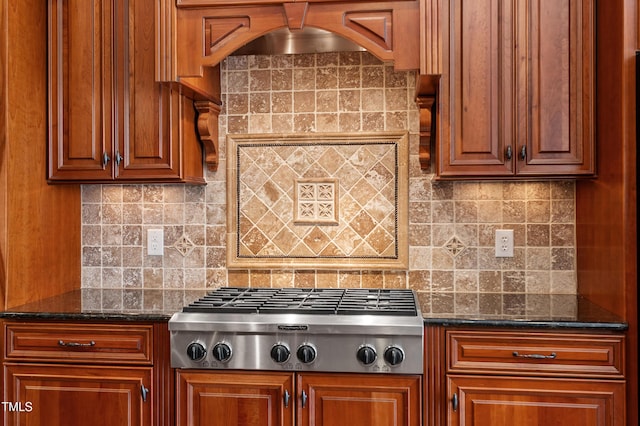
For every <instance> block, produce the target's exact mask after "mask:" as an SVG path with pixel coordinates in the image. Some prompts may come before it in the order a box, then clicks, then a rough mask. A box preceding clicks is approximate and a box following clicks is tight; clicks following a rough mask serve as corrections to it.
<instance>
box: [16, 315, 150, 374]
mask: <svg viewBox="0 0 640 426" xmlns="http://www.w3.org/2000/svg"><path fill="white" fill-rule="evenodd" d="M152 336H153V326H152V325H114V324H59V323H44V322H43V323H39V322H29V323H11V322H9V323H6V324H5V343H6V347H5V357H6V359H7V360H18V359H19V360H23V361H24V360H27V361H58V362H70V363H77V362H83V361H86V362H90V363H92V364H95V363H108V364H151V363H152V350H151V348H152V343H153V342H152Z"/></svg>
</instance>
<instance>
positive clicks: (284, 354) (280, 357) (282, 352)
mask: <svg viewBox="0 0 640 426" xmlns="http://www.w3.org/2000/svg"><path fill="white" fill-rule="evenodd" d="M289 355H291V352H290V351H289V348H288V347H286V346H285V345H283V344H282V343H277V344H275V345H273V347H272V348H271V359H273V360H274V361H275V362H277V363H278V364H282V363H283V362H285V361H287V360H288V359H289Z"/></svg>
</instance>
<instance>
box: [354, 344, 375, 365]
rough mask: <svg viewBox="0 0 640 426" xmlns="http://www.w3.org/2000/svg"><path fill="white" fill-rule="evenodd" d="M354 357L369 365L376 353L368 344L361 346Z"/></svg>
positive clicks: (373, 360)
mask: <svg viewBox="0 0 640 426" xmlns="http://www.w3.org/2000/svg"><path fill="white" fill-rule="evenodd" d="M356 357H357V358H358V361H360V362H361V363H363V364H364V365H371V364H373V363H374V362H375V360H376V358H377V357H378V354H376V350H375V349H374V348H372V347H371V346H369V345H365V346H361V347H360V349H358V352H357V353H356Z"/></svg>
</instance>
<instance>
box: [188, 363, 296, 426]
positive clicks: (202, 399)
mask: <svg viewBox="0 0 640 426" xmlns="http://www.w3.org/2000/svg"><path fill="white" fill-rule="evenodd" d="M176 380H177V381H176V389H177V390H176V424H177V425H178V426H208V425H234V426H272V425H279V426H280V425H281V426H292V425H293V404H294V402H293V396H292V395H293V374H288V373H268V372H263V373H259V374H254V373H230V372H217V371H215V370H200V371H197V370H190V371H183V370H178V371H177V379H176Z"/></svg>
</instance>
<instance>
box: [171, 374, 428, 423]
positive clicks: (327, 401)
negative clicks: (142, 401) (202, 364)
mask: <svg viewBox="0 0 640 426" xmlns="http://www.w3.org/2000/svg"><path fill="white" fill-rule="evenodd" d="M176 383H177V393H176V401H177V407H176V418H177V424H178V425H180V426H186V425H188V426H204V425H211V424H221V425H222V424H225V425H227V424H228V425H231V424H233V425H236V426H261V425H264V426H270V425H283V426H290V425H294V424H295V425H299V426H306V425H316V426H321V425H322V426H338V425H341V426H343V425H349V426H360V425H362V426H365V425H366V426H388V425H399V426H400V425H405V426H417V425H420V424H421V412H422V410H421V404H420V401H421V396H420V387H421V383H422V381H421V378H420V376H395V375H385V376H378V375H375V376H374V375H361V374H320V373H304V374H302V373H299V374H296V373H276V372H273V373H272V372H260V373H248V372H247V373H245V372H218V371H213V370H212V371H206V370H178V372H177V378H176ZM294 383H295V386H294ZM216 421H218V422H219V423H216Z"/></svg>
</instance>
